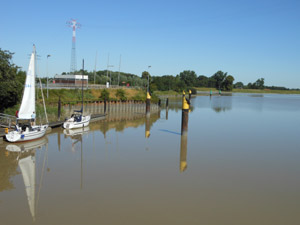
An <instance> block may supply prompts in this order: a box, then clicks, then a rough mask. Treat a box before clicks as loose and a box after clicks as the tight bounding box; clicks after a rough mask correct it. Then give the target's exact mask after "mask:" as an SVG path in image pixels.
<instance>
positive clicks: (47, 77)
mask: <svg viewBox="0 0 300 225" xmlns="http://www.w3.org/2000/svg"><path fill="white" fill-rule="evenodd" d="M50 56H51V55H47V98H48V97H49V92H48V58H49V57H50Z"/></svg>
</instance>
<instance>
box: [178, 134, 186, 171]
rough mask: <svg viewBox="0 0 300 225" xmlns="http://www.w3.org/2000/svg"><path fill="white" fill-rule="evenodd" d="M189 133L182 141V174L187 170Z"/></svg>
mask: <svg viewBox="0 0 300 225" xmlns="http://www.w3.org/2000/svg"><path fill="white" fill-rule="evenodd" d="M186 156H187V133H185V134H183V135H181V140H180V165H179V170H180V172H184V171H185V170H186V168H187V159H186Z"/></svg>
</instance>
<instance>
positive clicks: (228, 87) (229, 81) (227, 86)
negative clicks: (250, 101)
mask: <svg viewBox="0 0 300 225" xmlns="http://www.w3.org/2000/svg"><path fill="white" fill-rule="evenodd" d="M233 81H234V78H233V76H231V75H228V76H227V77H226V78H225V80H224V82H223V88H224V90H225V91H232V89H233Z"/></svg>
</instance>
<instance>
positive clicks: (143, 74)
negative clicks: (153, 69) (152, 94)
mask: <svg viewBox="0 0 300 225" xmlns="http://www.w3.org/2000/svg"><path fill="white" fill-rule="evenodd" d="M148 76H149V79H150V77H151V76H150V73H149V72H147V71H144V72H142V79H146V80H148Z"/></svg>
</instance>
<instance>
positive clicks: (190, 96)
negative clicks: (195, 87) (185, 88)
mask: <svg viewBox="0 0 300 225" xmlns="http://www.w3.org/2000/svg"><path fill="white" fill-rule="evenodd" d="M191 98H192V91H191V90H189V100H190V101H191Z"/></svg>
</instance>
